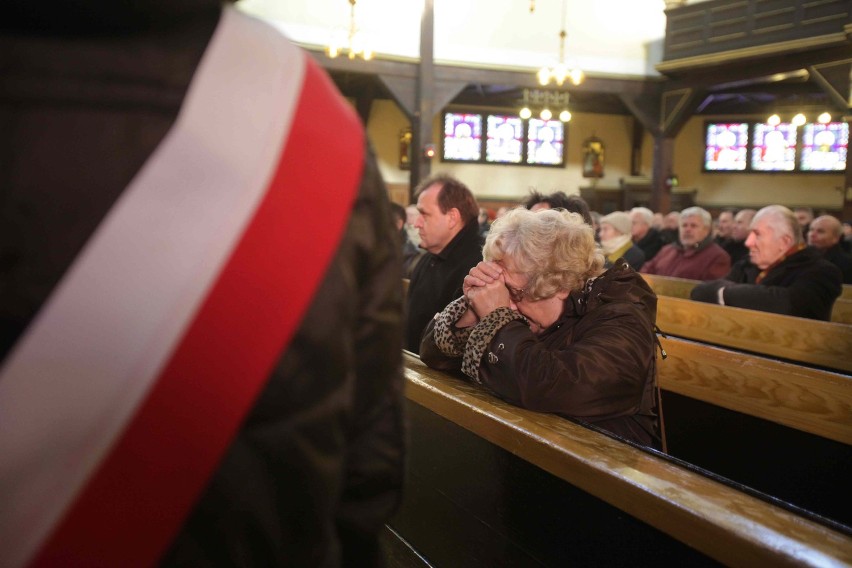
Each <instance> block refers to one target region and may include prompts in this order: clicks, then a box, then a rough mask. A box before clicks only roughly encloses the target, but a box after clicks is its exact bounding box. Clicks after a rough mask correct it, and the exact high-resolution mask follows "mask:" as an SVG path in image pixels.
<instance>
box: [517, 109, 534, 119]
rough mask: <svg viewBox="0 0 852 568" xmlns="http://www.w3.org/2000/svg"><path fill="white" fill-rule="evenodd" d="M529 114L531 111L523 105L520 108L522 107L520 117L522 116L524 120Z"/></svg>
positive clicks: (530, 114)
mask: <svg viewBox="0 0 852 568" xmlns="http://www.w3.org/2000/svg"><path fill="white" fill-rule="evenodd" d="M531 116H532V111H531V110H530V109H529V107H524V108H522V109H521V112H520V117H521V118H523V119H524V120H526V119H528V118H529V117H531Z"/></svg>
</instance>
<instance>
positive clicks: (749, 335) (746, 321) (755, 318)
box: [657, 296, 852, 373]
mask: <svg viewBox="0 0 852 568" xmlns="http://www.w3.org/2000/svg"><path fill="white" fill-rule="evenodd" d="M657 325H658V326H659V328H660V329H661V330H662V331H663V333H664V334H666V335H675V336H679V337H683V338H686V339H693V340H696V341H701V342H705V343H712V344H716V345H722V346H725V347H730V348H732V349H737V350H742V351H749V352H752V353H757V354H760V355H767V356H771V357H779V358H782V359H785V360H788V361H794V362H797V363H804V364H808V365H815V366H818V367H823V368H828V369H833V370H837V371H843V372H845V373H849V372H852V357H850V353H852V326H850V325H846V324H840V323H834V322H823V321H817V320H811V319H805V318H796V317H792V316H783V315H779V314H771V313H767V312H759V311H755V310H745V309H741V308H734V307H730V306H719V305H716V304H707V303H703V302H694V301H692V300H685V299H683V298H671V297H668V296H658V299H657Z"/></svg>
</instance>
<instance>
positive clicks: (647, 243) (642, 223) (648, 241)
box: [630, 207, 667, 262]
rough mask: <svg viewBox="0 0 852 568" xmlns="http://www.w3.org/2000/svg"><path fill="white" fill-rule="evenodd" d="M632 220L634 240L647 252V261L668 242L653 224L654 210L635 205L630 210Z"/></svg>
mask: <svg viewBox="0 0 852 568" xmlns="http://www.w3.org/2000/svg"><path fill="white" fill-rule="evenodd" d="M630 222H631V223H632V228H631V236H632V237H633V242H634V243H636V246H637V247H639V248H640V249H642V252H643V253H645V262H648V261H649V260H651V259H652V258H654V257H655V256H657V253H658V252H660V249H661V248H663V247H664V246H665V245H666V243H667V241H666V240H665V239H664V238H663V236H662V234H661V233H660V231H659V230H657V229H655V228H654V227H653V226H652V224H653V223H654V212H653V211H651V210H650V209H648V208H647V207H634V208H633V209H631V210H630Z"/></svg>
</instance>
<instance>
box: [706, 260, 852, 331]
mask: <svg viewBox="0 0 852 568" xmlns="http://www.w3.org/2000/svg"><path fill="white" fill-rule="evenodd" d="M759 274H760V269H758V268H757V267H756V266H755V265H753V264H752V263H751V262H750V261H749V260H747V259H745V260H742V261H740V262H738V263H736V264H734V266H733V268H732V269H731V272H730V273H729V274H728V275H727V276H726V277H725V278H724V279H721V280H713V281H711V282H702V283H701V284H698V285H697V286H696V287H695V288H693V289H692V292H691V294H690V298H691V299H693V300H698V301H699V302H709V303H713V304H715V303H718V300H719V296H718V290H719V288H724V289H725V291H724V302H725V305H726V306H734V307H736V308H747V309H751V310H759V311H762V312H772V313H776V314H784V315H789V316H797V317H802V318H810V319H816V320H823V321H830V320H831V308H832V306H833V305H834V300H836V299H837V297H838V296H840V292H841V275H840V270H839V269H838V268H837V267H836V266H834V265H833V264H831V263H830V262H828V261H826V260H824V259H823V258H822V255H821V254H820V253H819V252H818V251H817V250H815V249H812V248H805V249H802V250H800V251H799V252H797V253H795V254H792V255H790V256H789V257H787V258H786V259H785V260H784V261H783V262H781V263H780V264H778V265H777V266H775V267H771V268H770V269H769V271H768V272H767V273H766V275H765V276H764V277H763V279H762V280H761V281H760V283H759V284H756V283H755V282H756V281H757V277H758V275H759Z"/></svg>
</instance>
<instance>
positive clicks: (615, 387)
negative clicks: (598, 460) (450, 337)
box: [420, 263, 660, 448]
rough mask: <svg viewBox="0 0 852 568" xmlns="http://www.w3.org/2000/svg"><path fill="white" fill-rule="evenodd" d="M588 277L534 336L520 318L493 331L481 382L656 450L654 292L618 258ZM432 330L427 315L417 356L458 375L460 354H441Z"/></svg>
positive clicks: (507, 396)
mask: <svg viewBox="0 0 852 568" xmlns="http://www.w3.org/2000/svg"><path fill="white" fill-rule="evenodd" d="M590 282H591V287H590V288H589V287H588V286H587V289H586V290H575V291H573V292H571V295H570V296H569V297H568V298H567V299H566V300H565V308H564V311H563V313H562V315H561V316H560V318H559V319H558V320H557V321H556V323H554V324H553V325H552V326H551V327H550V328H548V329H547V330H545V331H544V332H542V333H541V334H540V335H534V334H533V333H532V332H531V331H530V329H529V327H528V326H527V325H526V324H525V323H524V322H522V321H518V320H515V321H512V322H509V323H507V324H506V325H504V326H503V327H501V328H500V329H498V330H496V332H495V333H494V335H493V337H492V338H491V340H490V341H489V343H488V346H487V347H486V349H485V354H484V355H483V357H482V360H481V361H480V365H479V381H480V382H481V383H482V384H483V385H484V386H486V387H488V388H489V389H491V390H492V391H493V392H494V393H495V394H496V395H497V396H499V397H500V398H503V399H504V400H506V401H508V402H510V403H512V404H515V405H518V406H521V407H523V408H529V409H530V410H537V411H540V412H553V413H557V414H562V415H565V416H569V417H572V418H578V419H581V420H583V421H586V422H590V423H593V424H595V425H597V426H599V427H601V428H603V429H605V430H608V431H610V432H613V433H615V434H617V435H619V436H622V437H624V438H627V439H629V440H633V441H635V442H638V443H640V444H643V445H647V446H652V447H657V448H659V446H660V439H659V421H658V417H657V408H656V402H657V401H656V396H655V385H656V361H655V349H656V340H655V335H654V324H655V322H656V314H657V297H656V296H655V295H654V293H653V292H652V291H651V289H650V288H649V287H648V285H647V284H646V283H645V281H644V280H643V279H642V277H641V276H639V274H637V273H636V272H635V271H634V270H632V269H631V268H629V267H627V266H626V265H625V264H623V263H619V264H617V265H616V266H615V267H613V268H610V269H609V270H607V271H606V272H604V274H603V275H602V276H600V277H599V278H597V279H595V280H592V281H590ZM434 333H435V321H434V320H433V321H432V322H430V324H429V326H428V327H427V328H426V334H425V335H424V337H423V342H422V343H421V345H420V357H421V359H422V360H423V362H424V363H426V364H427V365H429V366H430V367H433V368H436V369H440V370H443V371H452V372H458V371H459V369H460V367H461V362H462V359H461V357H449V356H447V355H445V354H444V353H443V352H441V351H440V350H439V348H438V347H437V345H436V344H435V337H434ZM465 378H467V377H465Z"/></svg>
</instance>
